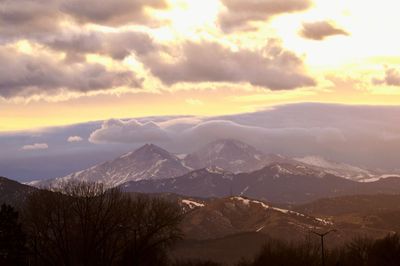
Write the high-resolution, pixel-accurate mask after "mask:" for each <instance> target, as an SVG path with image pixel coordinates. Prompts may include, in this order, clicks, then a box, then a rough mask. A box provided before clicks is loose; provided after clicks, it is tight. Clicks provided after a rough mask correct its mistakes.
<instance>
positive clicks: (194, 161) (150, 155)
mask: <svg viewBox="0 0 400 266" xmlns="http://www.w3.org/2000/svg"><path fill="white" fill-rule="evenodd" d="M398 177H399V175H398V174H392V175H390V174H384V173H380V172H378V171H371V170H367V169H363V168H360V167H356V166H352V165H349V164H345V163H336V162H331V161H328V160H325V159H323V158H321V157H317V156H307V157H303V158H289V157H285V156H282V155H276V154H265V153H263V152H261V151H258V150H257V149H256V148H254V147H252V146H250V145H248V144H246V143H243V142H240V141H237V140H230V139H226V140H218V141H214V142H211V143H209V144H208V145H206V146H205V147H203V148H201V149H199V150H198V151H195V152H193V153H191V154H187V155H183V156H182V155H175V154H172V153H170V152H168V151H166V150H164V149H162V148H161V147H158V146H156V145H154V144H146V145H144V146H142V147H140V148H139V149H137V150H135V151H133V152H129V153H127V154H124V155H122V156H120V157H118V158H116V159H114V160H111V161H107V162H104V163H101V164H98V165H95V166H93V167H90V168H89V169H86V170H82V171H79V172H76V173H72V174H70V175H67V176H65V177H59V178H55V179H51V180H44V181H43V180H41V181H34V182H31V183H29V185H33V186H36V187H46V186H60V185H61V184H62V183H65V182H68V181H70V180H78V181H86V182H101V183H103V184H104V185H105V186H106V187H116V186H120V187H121V188H122V189H123V190H124V191H126V192H142V193H176V194H181V195H186V196H195V197H227V196H232V195H240V196H248V197H252V198H256V199H260V200H265V201H269V202H276V203H285V204H295V203H305V202H310V201H313V200H316V199H319V198H324V197H334V196H342V195H352V194H374V193H399V192H400V179H399V178H398Z"/></svg>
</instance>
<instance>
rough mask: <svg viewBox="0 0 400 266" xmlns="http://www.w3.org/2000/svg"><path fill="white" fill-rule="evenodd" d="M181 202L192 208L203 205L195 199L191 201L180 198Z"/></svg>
mask: <svg viewBox="0 0 400 266" xmlns="http://www.w3.org/2000/svg"><path fill="white" fill-rule="evenodd" d="M182 203H183V204H186V205H187V206H188V207H189V208H190V209H194V208H196V207H204V206H205V205H204V204H203V203H199V202H196V201H192V200H185V199H184V200H182Z"/></svg>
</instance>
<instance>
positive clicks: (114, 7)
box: [60, 0, 168, 26]
mask: <svg viewBox="0 0 400 266" xmlns="http://www.w3.org/2000/svg"><path fill="white" fill-rule="evenodd" d="M167 7H168V5H167V2H166V1H165V0H102V1H98V0H84V1H82V0H64V1H62V4H61V5H60V9H61V10H62V12H65V13H66V14H68V15H70V16H72V17H73V18H74V19H76V20H77V21H79V22H81V23H94V24H101V25H107V26H121V25H125V24H132V23H140V24H143V23H149V22H150V18H149V16H148V14H147V12H146V8H156V9H166V8H167Z"/></svg>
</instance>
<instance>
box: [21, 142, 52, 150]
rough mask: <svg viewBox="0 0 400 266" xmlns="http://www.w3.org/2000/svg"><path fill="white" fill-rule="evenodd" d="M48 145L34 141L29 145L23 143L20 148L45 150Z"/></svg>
mask: <svg viewBox="0 0 400 266" xmlns="http://www.w3.org/2000/svg"><path fill="white" fill-rule="evenodd" d="M48 148H49V145H47V143H35V144H31V145H24V146H22V148H21V149H22V150H24V151H32V150H47V149H48Z"/></svg>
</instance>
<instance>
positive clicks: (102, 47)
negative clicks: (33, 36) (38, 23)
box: [44, 31, 155, 60]
mask: <svg viewBox="0 0 400 266" xmlns="http://www.w3.org/2000/svg"><path fill="white" fill-rule="evenodd" d="M44 44H45V45H47V46H49V47H50V48H52V49H54V50H58V51H62V52H65V53H67V54H68V55H69V56H72V57H74V56H79V55H81V56H82V55H84V54H86V53H95V54H102V55H109V56H111V57H112V58H114V59H116V60H122V59H124V58H125V57H127V56H129V55H130V54H131V53H135V54H137V55H138V56H141V55H144V54H147V53H148V52H150V51H152V50H154V49H155V44H154V43H153V39H152V38H151V37H150V36H149V35H148V34H147V33H142V32H136V31H124V32H117V33H103V32H88V33H80V32H75V33H72V32H71V33H67V34H62V35H56V36H54V37H52V38H48V39H47V40H46V41H44Z"/></svg>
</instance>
